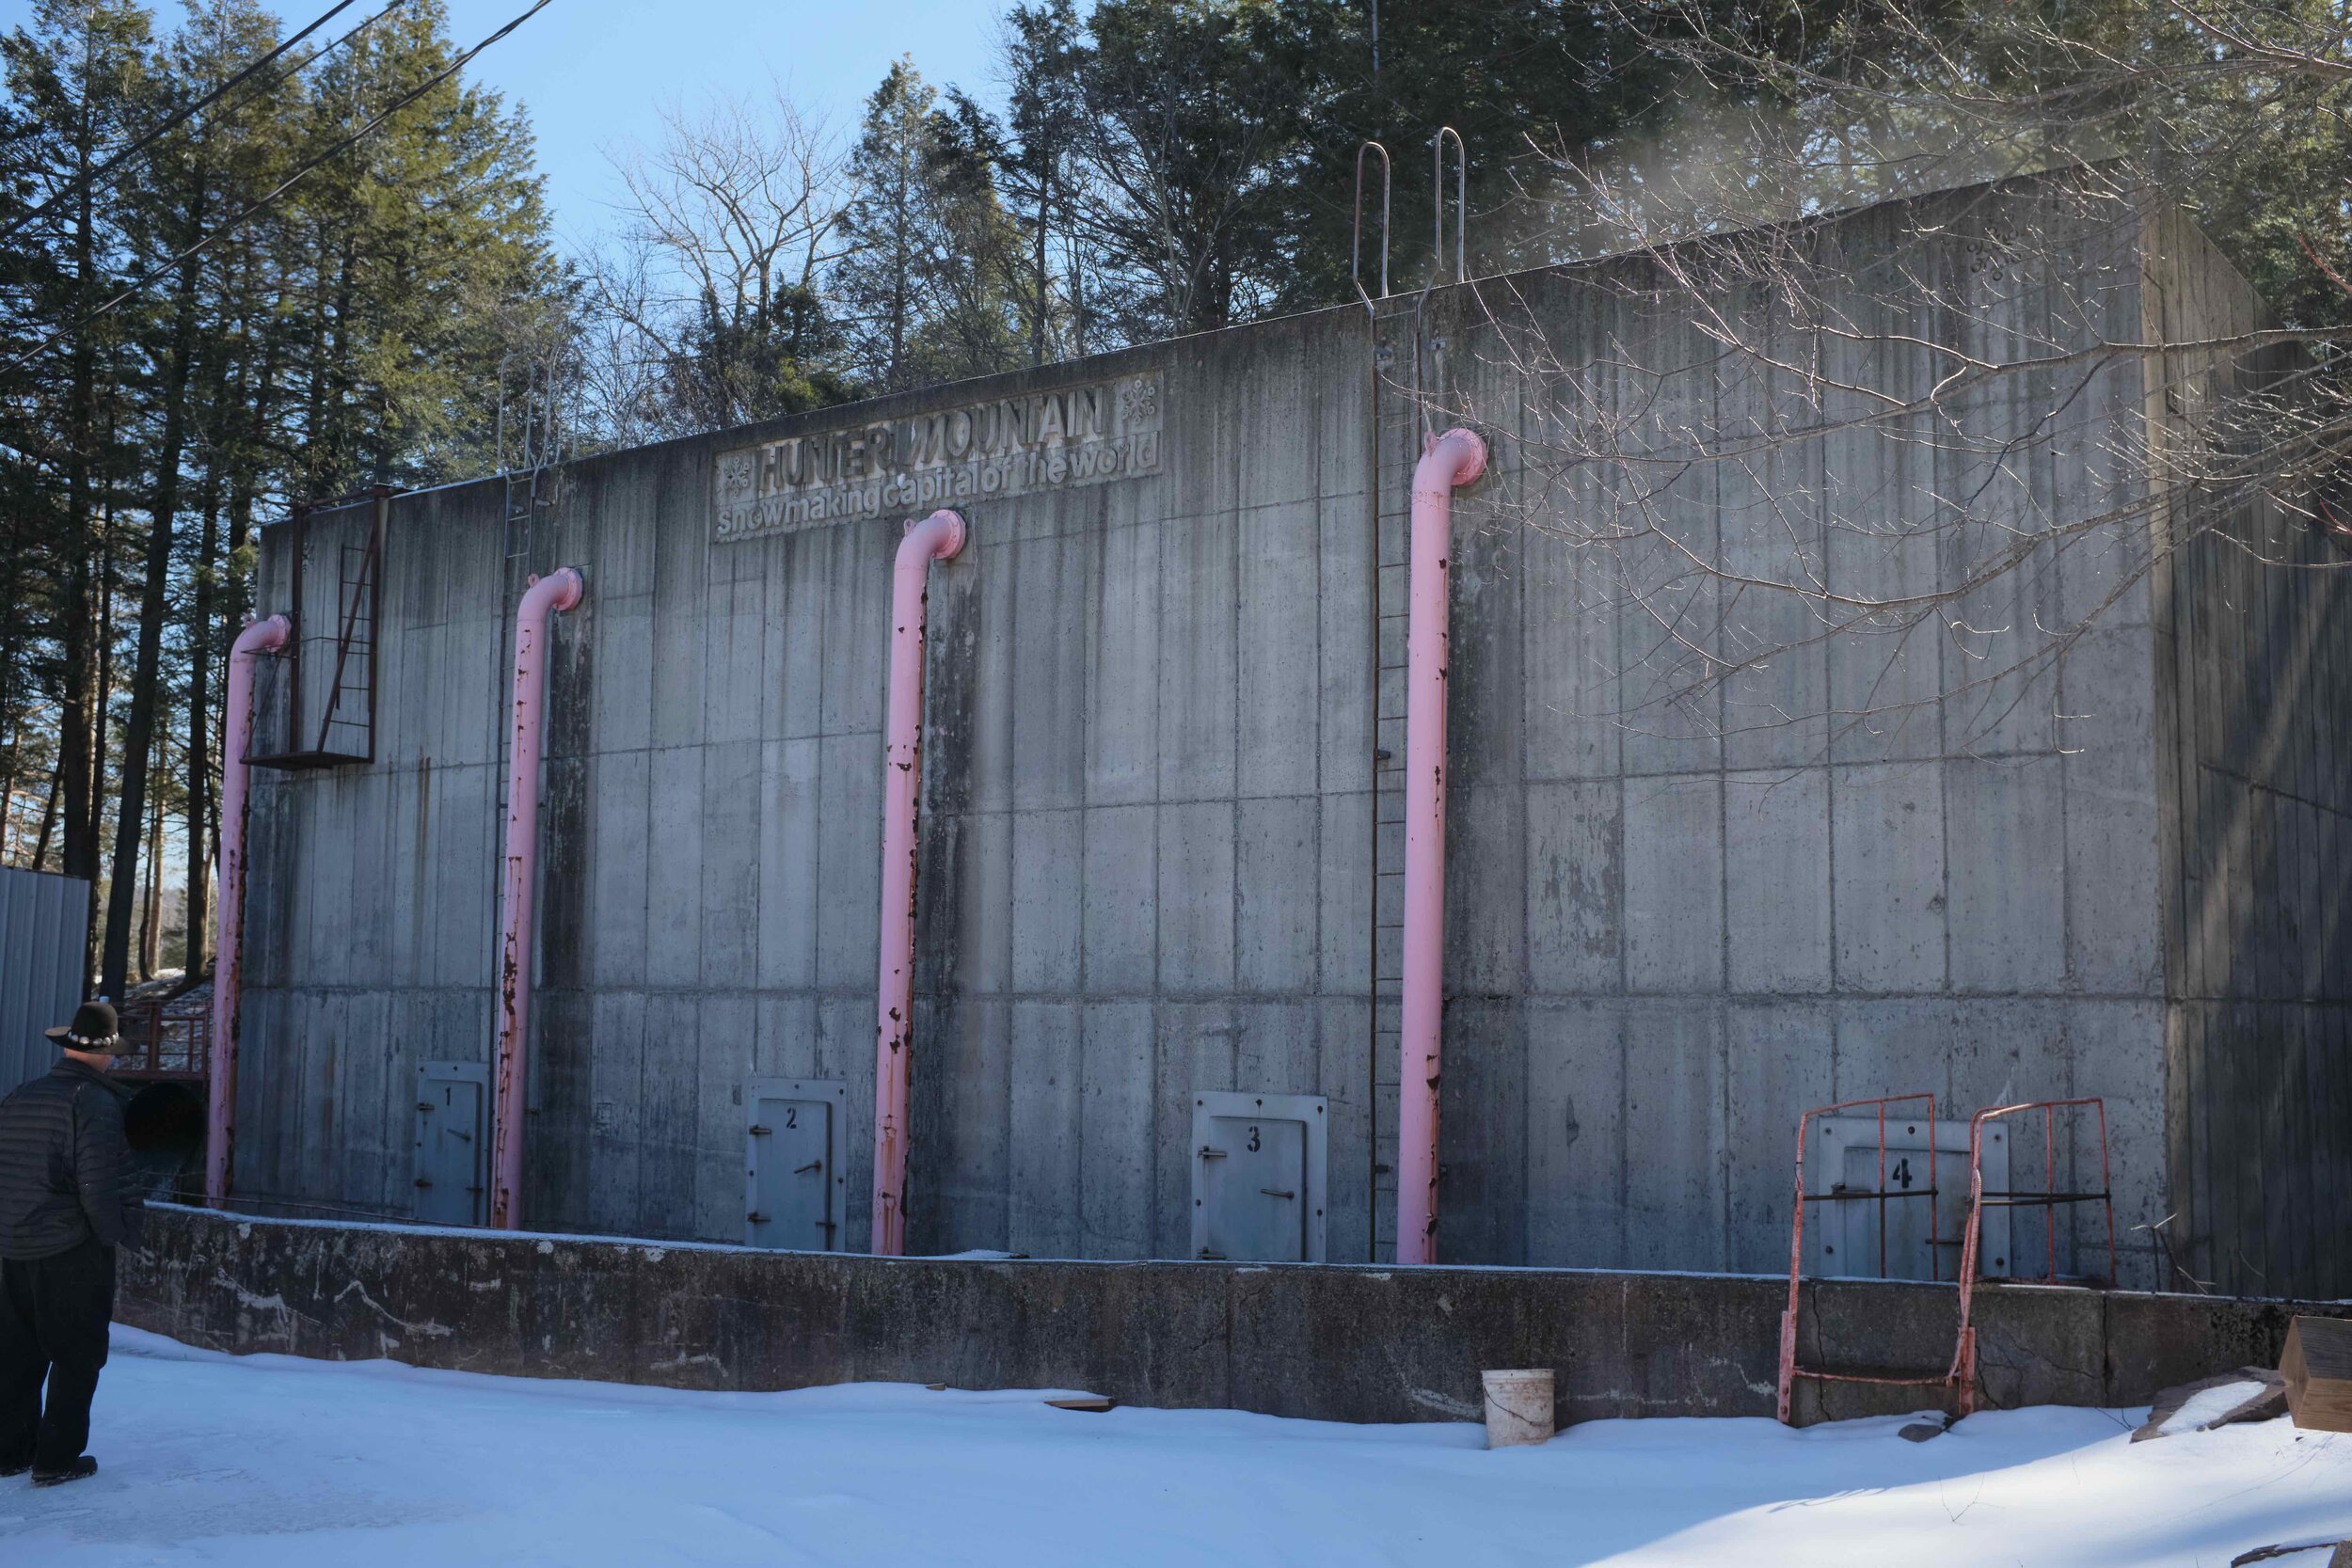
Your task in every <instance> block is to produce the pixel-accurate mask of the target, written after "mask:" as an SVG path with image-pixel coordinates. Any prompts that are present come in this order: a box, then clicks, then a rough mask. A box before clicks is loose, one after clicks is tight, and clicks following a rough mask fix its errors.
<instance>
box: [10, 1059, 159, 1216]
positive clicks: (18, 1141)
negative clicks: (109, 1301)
mask: <svg viewBox="0 0 2352 1568" xmlns="http://www.w3.org/2000/svg"><path fill="white" fill-rule="evenodd" d="M129 1098H130V1091H129V1090H128V1089H125V1088H124V1087H122V1086H121V1085H119V1084H117V1083H116V1082H115V1081H114V1080H113V1079H111V1078H108V1077H107V1076H106V1075H105V1074H104V1073H103V1072H99V1071H97V1070H96V1069H91V1068H87V1067H84V1066H83V1065H82V1064H81V1063H79V1062H75V1061H62V1062H59V1063H58V1064H57V1065H56V1067H55V1068H53V1069H50V1072H49V1075H48V1076H47V1077H45V1078H36V1079H34V1080H33V1081H32V1082H31V1083H29V1084H27V1085H24V1087H23V1088H20V1089H18V1090H17V1091H16V1092H15V1093H14V1094H12V1095H10V1096H8V1099H6V1100H0V1258H6V1259H12V1260H14V1261H17V1262H26V1261H29V1260H31V1259H36V1258H54V1257H56V1255H57V1254H58V1253H61V1252H65V1251H69V1250H71V1249H72V1248H73V1247H77V1246H79V1245H81V1244H82V1243H84V1242H86V1241H87V1240H89V1239H90V1238H91V1237H93V1236H95V1237H96V1238H98V1240H99V1242H100V1243H102V1244H103V1245H106V1246H120V1245H121V1244H122V1243H124V1242H126V1241H133V1240H135V1239H136V1233H137V1228H138V1224H139V1221H140V1220H141V1219H142V1218H144V1214H143V1213H142V1212H141V1210H140V1205H139V1200H138V1198H137V1196H135V1194H134V1193H132V1191H131V1189H130V1185H129V1182H130V1177H131V1146H130V1144H129V1143H128V1142H127V1141H125V1139H124V1138H123V1135H122V1107H123V1102H124V1101H127V1100H128V1099H129Z"/></svg>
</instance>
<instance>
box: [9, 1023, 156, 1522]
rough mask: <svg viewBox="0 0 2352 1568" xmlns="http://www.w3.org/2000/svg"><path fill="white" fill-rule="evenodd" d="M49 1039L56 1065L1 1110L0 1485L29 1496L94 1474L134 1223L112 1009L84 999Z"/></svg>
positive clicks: (135, 1206) (134, 1201) (118, 1041)
mask: <svg viewBox="0 0 2352 1568" xmlns="http://www.w3.org/2000/svg"><path fill="white" fill-rule="evenodd" d="M46 1033H47V1035H48V1036H49V1037H50V1038H51V1039H53V1040H56V1042H57V1044H58V1046H59V1048H60V1049H62V1050H63V1051H64V1053H65V1059H64V1060H63V1061H61V1062H59V1063H58V1064H57V1065H56V1067H55V1068H54V1069H51V1070H50V1073H49V1076H47V1077H46V1078H36V1079H34V1080H33V1081H32V1082H31V1083H29V1084H27V1085H24V1087H23V1088H20V1089H18V1090H17V1091H16V1092H15V1093H14V1094H12V1095H10V1096H8V1099H6V1100H4V1101H0V1476H19V1475H23V1474H24V1472H25V1471H26V1470H30V1471H32V1472H33V1484H34V1485H35V1486H56V1485H58V1484H59V1483H61V1482H64V1481H80V1480H82V1479H83V1478H84V1477H86V1476H92V1475H96V1474H97V1473H98V1461H96V1460H95V1459H92V1458H91V1457H90V1456H89V1455H87V1454H86V1453H84V1452H83V1451H82V1448H83V1445H84V1444H86V1443H87V1442H88V1441H89V1404H90V1398H91V1396H92V1395H94V1394H96V1393H97V1392H98V1373H99V1370H100V1369H101V1368H103V1367H104V1366H105V1364H106V1328H107V1325H108V1323H110V1322H111V1321H112V1319H113V1317H114V1305H115V1248H117V1247H118V1246H120V1245H122V1244H123V1243H124V1242H126V1241H130V1240H134V1239H135V1229H136V1226H137V1223H138V1221H139V1220H140V1218H141V1217H142V1215H141V1212H140V1208H139V1202H138V1199H137V1198H136V1197H135V1196H126V1193H125V1190H124V1189H125V1182H126V1180H128V1178H129V1176H130V1174H131V1148H130V1145H129V1144H128V1143H127V1142H126V1141H125V1140H124V1138H123V1135H122V1106H123V1101H126V1100H128V1099H129V1098H130V1091H129V1090H127V1089H125V1088H123V1087H122V1086H121V1085H119V1084H117V1083H116V1082H115V1081H114V1080H113V1079H112V1078H110V1077H108V1076H107V1075H106V1069H108V1068H109V1067H110V1066H112V1065H113V1062H114V1057H115V1053H116V1052H118V1051H119V1050H120V1049H121V1037H120V1031H119V1028H118V1027H117V1025H116V1022H115V1010H114V1008H113V1007H111V1006H107V1005H106V1004H105V1003H104V1002H86V1003H84V1004H83V1005H82V1006H80V1007H79V1008H77V1009H76V1010H75V1011H74V1014H73V1022H72V1023H69V1024H66V1025H65V1026H63V1027H61V1028H56V1029H51V1030H48V1031H46ZM44 1381H46V1382H47V1384H48V1385H49V1398H48V1402H47V1403H46V1405H44V1404H43V1403H42V1401H41V1384H42V1383H43V1382H44Z"/></svg>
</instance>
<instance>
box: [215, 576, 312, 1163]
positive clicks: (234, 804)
mask: <svg viewBox="0 0 2352 1568" xmlns="http://www.w3.org/2000/svg"><path fill="white" fill-rule="evenodd" d="M293 633H294V626H293V624H292V623H291V622H289V621H288V620H287V619H286V618H285V617H284V616H283V615H272V616H270V617H268V618H267V619H265V620H260V621H252V622H248V623H246V628H245V629H244V630H243V631H241V632H239V633H238V634H237V641H235V642H234V643H232V644H231V645H230V649H229V696H228V709H227V712H226V713H225V714H224V715H223V717H224V718H225V720H226V721H227V722H226V725H225V726H224V734H223V735H222V736H221V747H220V751H221V756H220V893H219V896H218V898H217V899H216V900H215V904H216V906H217V908H218V911H219V918H220V944H219V951H218V953H217V954H216V955H215V958H214V960H213V1041H212V1059H211V1061H210V1062H209V1063H208V1064H207V1067H206V1073H205V1091H204V1202H205V1205H206V1206H207V1207H209V1208H213V1209H218V1208H220V1207H221V1206H222V1205H223V1204H225V1203H227V1202H228V1201H229V1179H230V1171H231V1169H232V1167H233V1165H234V1164H235V1144H236V1137H237V1004H238V1001H239V999H240V998H239V995H238V992H239V990H240V988H241V987H242V986H243V984H244V981H245V801H246V785H247V784H249V783H250V782H251V779H252V771H253V770H252V768H249V767H248V766H247V765H246V760H245V754H246V752H248V751H250V750H251V749H252V746H253V661H254V660H255V659H257V658H259V657H261V656H262V654H263V653H266V652H269V651H271V650H274V649H278V648H282V647H284V646H285V645H286V639H287V638H288V637H290V636H292V635H293Z"/></svg>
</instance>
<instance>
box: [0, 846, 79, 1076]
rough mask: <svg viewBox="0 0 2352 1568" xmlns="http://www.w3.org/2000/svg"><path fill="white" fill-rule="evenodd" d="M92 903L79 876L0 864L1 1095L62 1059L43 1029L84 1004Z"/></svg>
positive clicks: (64, 1018) (68, 1015)
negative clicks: (85, 945) (86, 935)
mask: <svg viewBox="0 0 2352 1568" xmlns="http://www.w3.org/2000/svg"><path fill="white" fill-rule="evenodd" d="M89 908H90V887H89V884H88V883H87V882H86V881H83V880H81V879H79V878H75V877H55V876H52V875H50V874H49V873H48V872H45V871H19V870H16V869H15V868H13V867H9V866H0V1094H6V1093H7V1092H8V1090H10V1089H13V1088H14V1087H16V1086H17V1085H19V1084H22V1083H24V1081H25V1080H26V1079H28V1078H32V1077H36V1076H38V1075H39V1074H40V1073H43V1072H46V1071H48V1070H49V1069H50V1068H51V1066H53V1065H54V1064H55V1063H56V1059H57V1052H56V1047H55V1046H54V1045H52V1044H50V1043H49V1041H48V1040H47V1039H45V1038H43V1037H42V1036H41V1031H42V1030H43V1029H47V1028H49V1027H51V1026H52V1025H55V1024H59V1023H63V1022H66V1021H67V1020H68V1019H70V1018H72V1016H73V1009H74V1006H76V1005H77V1004H78V1003H79V1002H80V1001H81V990H82V942H83V938H84V933H85V932H86V931H87V929H88V926H89Z"/></svg>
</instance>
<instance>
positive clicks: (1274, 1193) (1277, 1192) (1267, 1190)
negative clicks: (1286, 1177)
mask: <svg viewBox="0 0 2352 1568" xmlns="http://www.w3.org/2000/svg"><path fill="white" fill-rule="evenodd" d="M1258 1191H1260V1192H1262V1193H1263V1194H1265V1196H1268V1197H1296V1196H1298V1195H1297V1194H1296V1193H1286V1192H1283V1191H1282V1190H1281V1189H1280V1188H1279V1187H1261V1188H1259V1189H1258Z"/></svg>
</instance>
